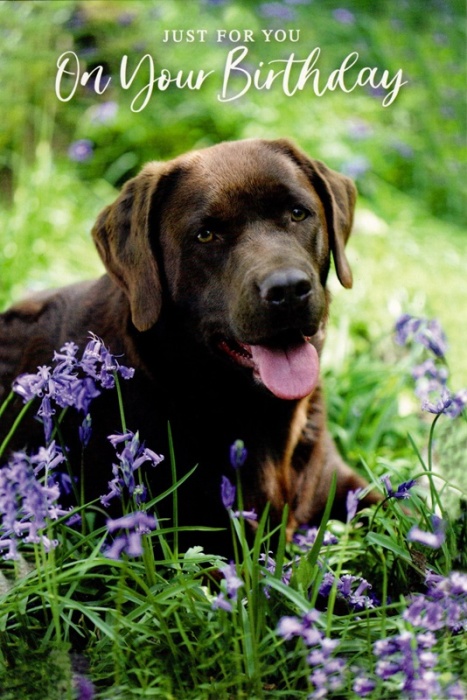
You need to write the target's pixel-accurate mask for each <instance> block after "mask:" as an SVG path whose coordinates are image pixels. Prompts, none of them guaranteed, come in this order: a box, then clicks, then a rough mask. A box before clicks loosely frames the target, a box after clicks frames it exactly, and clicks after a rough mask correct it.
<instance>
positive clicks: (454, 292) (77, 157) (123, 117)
mask: <svg viewBox="0 0 467 700" xmlns="http://www.w3.org/2000/svg"><path fill="white" fill-rule="evenodd" d="M464 26H465V6H464V3H463V2H462V1H461V0H459V1H457V0H418V1H405V0H396V1H393V2H391V1H389V2H383V1H381V2H378V0H374V1H372V2H362V1H357V0H342V2H334V1H333V0H329V1H328V0H326V1H324V2H318V0H282V1H281V2H252V1H248V0H243V1H242V0H236V1H232V2H228V1H227V0H225V1H223V0H190V1H189V2H183V0H170V1H169V0H157V1H152V2H151V1H145V2H138V1H134V2H127V1H124V0H122V1H119V2H115V1H108V2H107V1H105V0H102V1H97V0H90V1H87V2H74V1H61V0H54V1H44V2H1V3H0V31H1V36H2V41H1V43H0V57H1V60H0V66H1V67H0V78H1V84H0V105H1V123H2V127H1V130H0V173H1V188H0V197H1V202H0V275H1V283H0V306H1V307H2V308H5V307H6V306H7V305H8V304H9V303H10V302H11V301H13V300H15V299H18V298H19V297H20V296H22V295H24V294H25V293H26V292H28V291H30V290H36V289H43V288H45V287H48V286H54V285H61V284H64V283H68V282H71V281H75V280H77V279H82V278H87V277H92V276H94V275H96V274H100V272H101V271H102V267H101V264H100V262H99V260H98V257H97V254H96V253H95V251H94V249H93V245H92V243H91V240H90V235H89V231H90V229H91V227H92V224H93V221H94V219H95V217H96V215H97V213H98V212H99V210H100V209H101V208H102V207H103V206H105V205H106V204H108V203H109V202H111V201H112V199H113V198H114V197H115V193H116V189H115V188H118V187H119V186H120V185H121V184H122V183H123V182H124V181H125V180H126V179H127V178H128V177H130V176H132V175H133V174H135V173H136V172H137V171H138V169H139V168H140V167H141V165H142V164H143V163H144V162H146V161H148V160H152V159H165V158H171V157H173V156H174V155H176V154H178V153H181V152H183V151H186V150H189V149H192V148H198V147H202V146H208V145H210V144H213V143H217V142H218V141H220V140H224V139H238V138H248V137H266V138H275V137H288V138H292V139H294V140H295V141H296V142H297V143H298V144H299V145H300V146H301V148H302V149H303V150H305V151H306V152H307V153H308V154H309V155H311V156H313V157H317V158H320V159H322V160H324V161H325V162H326V163H327V164H328V165H330V166H331V167H333V168H335V169H336V170H339V171H341V172H345V173H347V174H349V175H350V176H352V177H353V178H354V179H355V180H356V182H357V185H358V188H359V191H360V198H359V204H358V211H357V216H356V226H355V232H354V235H353V239H351V242H350V245H349V257H350V260H351V263H352V266H353V270H354V277H355V285H354V289H353V290H352V291H350V292H347V291H345V290H341V289H340V288H339V286H338V284H337V283H336V281H335V279H334V277H333V280H332V281H331V287H332V290H333V292H334V296H335V299H334V311H333V320H332V327H331V332H330V338H329V342H328V351H327V352H328V355H327V358H328V359H327V361H328V362H329V363H339V362H341V361H342V357H343V356H344V354H345V352H348V351H352V350H355V349H357V350H358V349H359V348H360V347H362V346H368V345H371V344H373V343H375V342H376V341H377V340H378V341H379V340H380V338H381V336H384V335H385V334H386V335H387V336H388V337H389V335H390V330H391V327H392V324H393V322H394V320H395V318H396V317H397V316H398V315H399V314H400V313H402V312H409V313H413V314H417V315H428V316H437V317H438V318H439V319H440V321H441V322H442V324H443V325H444V327H445V330H446V332H447V334H448V337H449V339H450V341H451V343H450V344H451V348H450V351H449V358H448V359H449V362H450V365H451V370H452V373H453V375H454V377H453V382H452V388H453V389H456V388H459V386H460V385H461V384H467V363H466V362H465V347H467V324H466V322H465V316H466V313H465V312H466V310H467V283H466V273H465V261H466V258H467V245H466V239H465V235H466V234H465V231H464V230H463V226H464V220H465V217H464V213H465V195H466V192H465V181H466V178H465V169H464V168H463V165H464V164H465V136H466V132H465V117H466V103H465V36H464V31H463V30H464ZM221 28H223V29H227V30H231V29H239V30H242V29H250V30H252V31H253V32H254V33H255V37H256V38H257V40H256V41H255V42H254V43H251V44H248V47H249V55H248V57H247V61H248V63H249V64H250V66H253V68H254V67H257V66H258V65H259V62H260V61H263V62H264V63H267V62H268V61H270V60H274V59H281V58H282V59H283V58H287V57H288V56H290V54H291V53H295V54H296V56H297V58H300V59H304V58H306V57H307V55H308V54H309V53H310V52H311V51H312V50H313V49H314V48H315V47H318V46H319V47H320V48H321V57H320V62H319V67H320V69H321V70H322V73H323V76H324V77H326V76H327V75H328V74H329V72H330V71H332V70H334V69H335V68H337V67H338V66H339V65H340V63H341V62H342V60H343V59H344V58H345V57H346V56H347V55H348V54H349V53H351V52H352V51H358V53H359V56H360V58H359V62H358V67H363V66H376V67H378V68H379V69H380V71H382V70H384V69H387V70H388V71H389V73H390V74H394V73H395V72H396V71H397V70H399V69H402V70H403V71H404V76H405V78H406V79H407V80H408V81H409V84H408V85H407V86H404V87H403V88H402V90H401V92H400V94H399V96H398V97H397V99H396V100H395V102H394V103H393V104H392V105H390V106H389V107H386V108H384V107H382V105H381V102H382V98H383V96H382V95H381V92H380V91H379V90H368V89H357V90H355V91H353V92H351V93H350V94H344V93H343V92H341V91H335V92H327V93H326V94H325V95H324V96H322V97H317V96H315V95H314V94H313V92H312V91H311V89H308V90H307V89H305V90H304V91H303V92H301V93H297V94H295V95H294V96H293V97H286V96H285V95H284V94H283V92H282V91H281V90H280V89H279V86H275V87H273V89H271V90H270V91H267V90H261V91H259V90H253V89H251V90H250V91H249V92H248V93H247V94H246V95H245V96H244V97H242V98H241V99H238V100H235V101H234V102H227V103H222V102H220V101H218V100H217V97H216V90H215V89H212V88H211V87H210V84H209V83H208V82H206V85H205V86H203V88H202V89H200V90H199V91H195V90H193V91H189V90H188V89H183V90H180V89H177V88H175V87H173V86H172V87H170V88H169V89H167V90H166V91H163V92H162V91H158V90H155V91H154V94H153V96H152V99H151V100H150V101H149V104H148V106H147V107H146V108H145V109H144V110H142V111H141V112H139V113H134V112H132V111H131V109H130V103H131V100H132V99H133V98H134V96H135V94H136V92H137V90H138V89H140V88H141V87H142V86H143V84H144V80H142V76H138V78H137V79H136V80H135V84H134V85H133V86H132V88H131V89H129V90H128V91H124V90H122V89H121V87H120V86H119V70H120V62H121V59H122V56H123V55H124V54H127V55H128V56H129V61H130V66H131V67H132V70H134V68H135V67H136V65H137V64H138V61H139V60H140V58H141V57H142V56H143V55H144V54H150V55H151V56H152V57H153V59H154V64H155V67H156V76H158V75H159V74H160V70H161V69H163V68H165V69H168V70H170V71H171V73H172V74H176V73H177V71H179V70H183V71H184V72H185V73H186V72H187V71H188V70H190V69H193V70H195V71H198V70H200V69H204V70H206V71H207V70H216V71H219V72H220V71H221V70H222V66H223V64H224V62H225V58H226V54H227V52H228V51H229V50H230V49H231V48H233V47H234V46H235V44H232V43H230V44H229V43H228V42H227V43H225V42H224V43H217V42H216V41H215V31H216V30H217V29H221ZM263 28H266V29H285V30H287V31H288V30H290V29H292V30H296V29H299V30H300V41H299V42H298V43H295V42H291V41H284V42H270V43H265V42H264V41H262V40H261V39H260V37H259V33H260V30H261V29H263ZM166 29H170V30H171V29H185V30H186V29H205V30H207V35H206V41H205V42H202V43H201V42H196V43H185V42H184V43H173V42H171V43H164V42H163V41H162V37H163V32H164V30H166ZM65 51H74V52H75V53H76V54H77V55H78V56H79V58H80V61H81V65H82V69H83V70H88V71H91V70H92V69H93V68H95V67H96V66H99V65H101V66H103V73H104V74H105V76H106V77H107V76H111V77H112V82H111V85H110V87H109V88H108V89H107V90H106V91H105V92H104V94H102V95H101V96H99V95H98V94H96V92H95V91H94V90H92V89H91V87H90V85H88V86H83V87H80V88H79V89H78V90H77V92H76V95H75V96H74V98H73V99H72V100H70V101H69V102H65V103H62V102H60V101H59V100H58V99H57V97H56V95H55V89H54V85H55V76H56V70H57V69H56V64H57V59H58V57H59V56H60V55H61V54H62V53H63V52H65ZM136 85H138V86H139V87H136ZM95 330H96V332H98V329H95ZM379 346H380V344H379ZM388 359H389V360H392V359H394V358H393V357H391V355H390V354H389V355H388Z"/></svg>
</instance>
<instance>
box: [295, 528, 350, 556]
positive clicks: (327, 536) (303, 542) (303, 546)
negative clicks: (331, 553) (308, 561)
mask: <svg viewBox="0 0 467 700" xmlns="http://www.w3.org/2000/svg"><path fill="white" fill-rule="evenodd" d="M317 535H318V528H317V527H309V528H301V529H299V530H297V531H296V532H295V533H294V535H293V538H292V542H293V543H294V544H295V545H297V547H298V548H299V549H300V550H301V551H302V552H307V551H308V550H309V549H311V548H312V547H313V545H314V543H315V541H316V537H317ZM338 541H339V540H338V539H337V537H336V536H335V535H333V534H332V533H331V532H329V530H326V532H325V533H324V538H323V545H324V546H329V545H332V544H337V543H338Z"/></svg>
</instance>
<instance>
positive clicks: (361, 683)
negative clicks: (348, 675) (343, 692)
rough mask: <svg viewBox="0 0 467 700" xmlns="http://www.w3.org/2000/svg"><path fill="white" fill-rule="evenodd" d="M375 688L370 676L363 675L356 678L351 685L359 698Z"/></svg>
mask: <svg viewBox="0 0 467 700" xmlns="http://www.w3.org/2000/svg"><path fill="white" fill-rule="evenodd" d="M375 688H376V683H375V681H373V680H371V679H370V678H363V677H359V678H356V679H355V680H354V683H353V686H352V689H353V692H354V693H355V694H356V695H359V696H360V697H361V698H364V697H366V696H367V695H369V694H370V693H372V692H373V690H374V689H375Z"/></svg>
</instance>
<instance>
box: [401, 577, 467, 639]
mask: <svg viewBox="0 0 467 700" xmlns="http://www.w3.org/2000/svg"><path fill="white" fill-rule="evenodd" d="M426 586H427V590H426V593H425V594H424V595H422V594H417V595H414V596H412V598H411V600H410V604H409V606H408V607H407V609H406V610H405V611H404V614H403V618H404V620H407V621H408V622H410V623H411V624H412V625H413V626H414V627H415V628H417V627H419V628H421V629H422V630H424V631H425V633H426V634H432V633H433V632H436V631H438V630H444V631H450V632H453V633H462V632H466V631H467V574H464V573H460V572H458V571H453V572H451V573H450V574H449V576H447V577H444V576H439V575H437V574H433V573H431V572H428V573H427V575H426ZM426 630H428V632H426Z"/></svg>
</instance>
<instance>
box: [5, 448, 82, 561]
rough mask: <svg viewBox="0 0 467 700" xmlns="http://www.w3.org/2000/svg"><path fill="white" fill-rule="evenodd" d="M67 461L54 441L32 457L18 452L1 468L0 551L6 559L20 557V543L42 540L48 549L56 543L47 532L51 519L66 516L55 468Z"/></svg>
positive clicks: (39, 541) (40, 541)
mask: <svg viewBox="0 0 467 700" xmlns="http://www.w3.org/2000/svg"><path fill="white" fill-rule="evenodd" d="M63 460H64V456H63V454H62V452H61V451H60V450H59V448H57V447H56V446H55V443H54V442H52V443H51V444H50V445H49V447H48V448H41V449H40V450H39V452H38V453H37V454H36V455H33V456H32V457H29V456H28V455H26V454H25V453H23V452H15V453H14V454H13V455H12V457H11V459H10V460H9V462H8V464H6V465H5V466H4V467H2V469H0V517H1V524H0V550H1V551H4V550H7V551H6V553H5V554H4V555H3V556H4V558H5V559H17V558H18V543H19V542H20V541H23V542H32V543H41V544H42V545H43V546H44V548H45V549H46V551H48V550H49V549H51V548H53V547H55V546H56V544H57V542H56V541H55V540H50V539H49V538H48V537H47V536H46V535H45V534H44V529H45V528H46V527H47V522H48V521H49V520H52V521H53V520H57V518H59V517H62V516H64V515H67V514H68V513H69V511H66V510H63V509H62V508H61V507H60V505H59V504H58V501H57V499H58V498H59V496H60V488H59V485H58V483H56V481H55V480H54V473H53V470H54V469H55V467H56V466H58V465H59V464H60V463H61V462H62V461H63Z"/></svg>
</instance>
